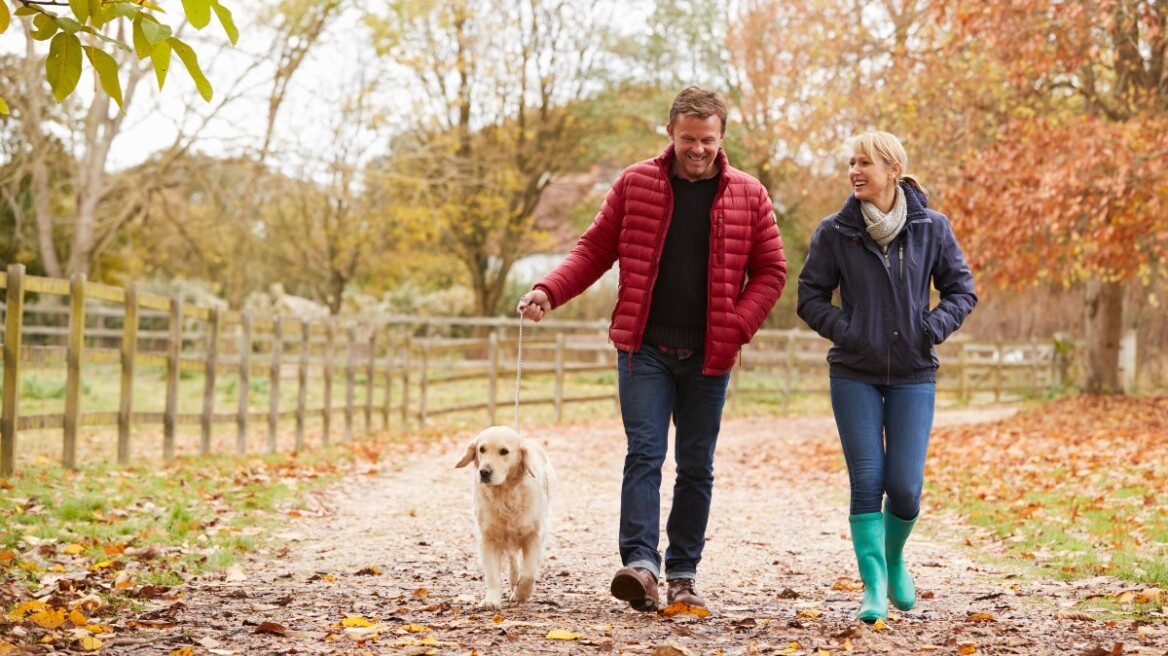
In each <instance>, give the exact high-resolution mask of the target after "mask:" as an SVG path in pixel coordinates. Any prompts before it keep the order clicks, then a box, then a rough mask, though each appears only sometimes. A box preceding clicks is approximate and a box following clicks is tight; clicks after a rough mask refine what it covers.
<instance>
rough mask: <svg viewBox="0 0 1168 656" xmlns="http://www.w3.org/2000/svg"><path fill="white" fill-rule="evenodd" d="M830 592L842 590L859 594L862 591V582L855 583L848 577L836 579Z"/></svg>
mask: <svg viewBox="0 0 1168 656" xmlns="http://www.w3.org/2000/svg"><path fill="white" fill-rule="evenodd" d="M831 589H832V590H843V591H844V592H859V591H860V590H863V589H864V582H863V581H857V580H855V579H853V578H851V577H850V576H841V577H839V578H838V579H836V582H835V585H833V586H831Z"/></svg>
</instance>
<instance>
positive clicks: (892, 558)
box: [884, 508, 917, 610]
mask: <svg viewBox="0 0 1168 656" xmlns="http://www.w3.org/2000/svg"><path fill="white" fill-rule="evenodd" d="M916 523H917V519H916V517H914V518H912V519H910V520H908V521H905V520H903V519H901V518H899V517H897V516H896V515H893V514H892V513H891V512H890V511H889V510H888V508H885V509H884V557H885V562H887V563H888V598H889V599H890V600H891V601H892V605H893V606H896V607H897V608H899V609H900V610H911V609H912V607H913V606H915V605H916V603H917V588H916V586H915V585H913V580H912V575H911V574H909V573H908V568H907V567H905V565H904V543H905V542H907V541H908V536H909V535H910V534H912V530H913V525H915V524H916Z"/></svg>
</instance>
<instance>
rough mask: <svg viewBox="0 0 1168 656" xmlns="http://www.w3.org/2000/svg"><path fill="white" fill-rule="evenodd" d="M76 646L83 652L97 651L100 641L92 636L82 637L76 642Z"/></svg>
mask: <svg viewBox="0 0 1168 656" xmlns="http://www.w3.org/2000/svg"><path fill="white" fill-rule="evenodd" d="M77 643H78V645H79V646H80V647H81V648H82V649H83V650H85V651H97V650H98V649H101V644H102V643H101V640H99V639H98V638H95V637H93V636H84V637H82V638H81V639H80V640H78V641H77Z"/></svg>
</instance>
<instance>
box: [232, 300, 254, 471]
mask: <svg viewBox="0 0 1168 656" xmlns="http://www.w3.org/2000/svg"><path fill="white" fill-rule="evenodd" d="M239 320H240V330H241V331H242V334H241V335H240V338H239V406H238V407H237V409H236V415H235V425H236V433H235V453H236V454H237V455H243V454H245V453H247V402H248V395H249V393H250V392H251V312H244V313H243V314H241V315H240V317H239Z"/></svg>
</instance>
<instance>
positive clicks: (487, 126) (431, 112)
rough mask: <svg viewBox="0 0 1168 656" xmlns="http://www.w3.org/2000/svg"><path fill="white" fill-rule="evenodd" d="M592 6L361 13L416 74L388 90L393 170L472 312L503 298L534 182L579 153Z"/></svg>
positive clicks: (493, 3) (397, 5)
mask: <svg viewBox="0 0 1168 656" xmlns="http://www.w3.org/2000/svg"><path fill="white" fill-rule="evenodd" d="M599 11H600V10H599V9H598V8H597V7H595V6H594V4H593V3H592V2H588V1H586V0H560V1H555V2H552V1H549V0H526V1H523V2H520V1H517V0H461V1H458V2H449V3H438V4H435V3H431V2H428V1H425V0H399V1H397V2H391V3H390V4H389V11H388V12H387V13H385V14H384V15H379V16H373V17H371V18H370V22H371V24H373V25H374V26H375V29H376V32H377V37H376V43H377V45H378V50H379V52H380V53H382V54H383V55H384V56H385V57H386V58H387V59H388V60H389V61H392V62H394V63H396V64H398V65H400V66H401V67H402V68H403V69H404V70H405V71H406V72H407V73H408V74H409V76H410V78H412V80H413V81H414V83H415V84H414V85H413V86H411V87H409V88H408V89H405V90H403V92H402V93H401V94H399V98H398V101H399V102H400V103H403V105H404V113H405V115H404V116H403V119H404V120H405V122H406V124H407V125H408V126H409V127H408V129H407V130H406V131H405V132H404V134H403V137H402V138H401V139H399V140H398V142H397V144H396V146H395V160H396V161H395V163H394V164H393V166H392V168H393V170H394V179H395V180H397V181H398V182H397V184H399V185H401V186H402V188H401V191H402V192H403V193H406V194H407V195H413V197H415V198H417V199H419V200H422V201H424V202H425V203H426V204H427V210H426V212H425V221H426V222H427V225H426V226H424V227H433V228H435V229H437V230H438V234H439V235H440V239H439V244H440V245H441V247H443V248H445V249H447V250H448V251H449V252H450V253H452V254H453V255H455V256H456V257H457V258H458V260H459V261H460V262H461V263H462V265H463V266H464V267H465V269H466V271H467V273H468V274H469V278H470V286H471V288H472V290H473V291H474V295H475V303H476V311H477V312H478V313H479V314H481V315H491V314H493V313H494V312H495V310H496V308H497V307H498V306H499V303H500V301H501V300H502V296H503V291H504V285H505V282H506V279H507V274H508V273H509V272H510V270H511V266H512V265H513V263H514V262H515V260H516V259H517V258H518V257H519V256H521V255H522V254H523V249H524V247H525V237H526V236H527V235H528V234H529V233H530V231H531V228H532V223H533V213H534V209H535V206H536V203H537V202H538V201H539V197H540V194H541V193H542V191H543V189H544V188H545V187H546V186H547V185H548V184H549V183H550V182H551V181H552V180H553V179H554V178H555V176H556V175H557V174H558V173H560V172H561V171H563V170H565V168H567V167H570V166H572V165H575V164H576V163H577V161H578V159H579V152H580V148H581V144H582V141H583V137H584V136H585V135H584V134H583V133H582V132H581V131H580V130H579V129H578V127H577V123H576V119H575V117H574V116H573V113H572V111H571V109H570V108H571V106H572V103H574V102H575V101H578V100H579V99H581V98H583V97H585V95H586V91H587V89H588V85H589V82H590V81H591V80H592V79H593V76H594V74H595V71H596V70H597V67H598V61H597V57H598V55H600V54H601V53H602V51H603V47H604V45H605V44H606V43H608V42H609V41H610V39H609V38H608V36H607V28H606V26H605V22H604V21H602V20H600V15H599V13H598V12H599ZM411 179H412V186H413V189H412V190H411V189H407V188H406V187H408V186H410V184H411V183H410V182H408V180H411ZM415 192H417V193H416V195H414V194H415Z"/></svg>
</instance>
